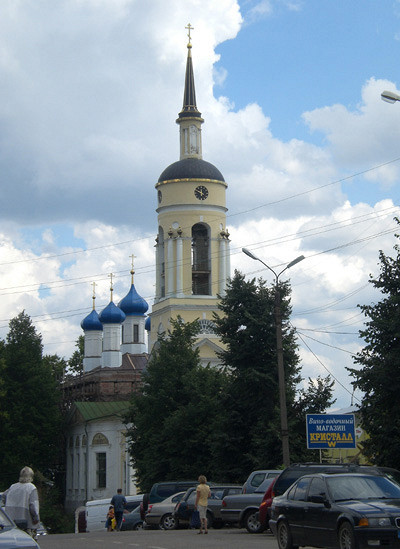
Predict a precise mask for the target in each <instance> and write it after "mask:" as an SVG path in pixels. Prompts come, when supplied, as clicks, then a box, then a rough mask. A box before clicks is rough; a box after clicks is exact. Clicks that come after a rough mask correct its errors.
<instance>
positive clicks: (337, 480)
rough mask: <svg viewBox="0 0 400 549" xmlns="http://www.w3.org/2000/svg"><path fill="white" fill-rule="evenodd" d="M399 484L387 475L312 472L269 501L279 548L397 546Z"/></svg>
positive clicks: (399, 523)
mask: <svg viewBox="0 0 400 549" xmlns="http://www.w3.org/2000/svg"><path fill="white" fill-rule="evenodd" d="M399 517H400V486H399V485H398V484H396V483H394V482H392V481H391V480H389V479H388V478H387V477H385V476H383V475H382V476H381V475H374V474H362V473H347V474H327V473H320V474H313V475H306V476H303V477H301V478H300V479H299V480H297V481H296V482H295V483H294V484H293V486H292V487H291V488H290V489H289V490H287V491H286V492H285V493H284V494H283V495H281V496H277V497H275V498H274V499H273V501H272V506H271V519H270V521H269V525H270V527H271V530H272V532H273V533H274V535H275V536H276V538H277V540H278V545H279V549H292V548H293V547H297V546H311V547H328V548H331V547H332V548H339V549H356V548H360V549H364V548H365V549H366V548H368V547H373V546H379V547H398V546H399V532H400V522H399Z"/></svg>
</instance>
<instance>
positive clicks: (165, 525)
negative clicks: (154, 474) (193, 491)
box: [145, 492, 186, 530]
mask: <svg viewBox="0 0 400 549" xmlns="http://www.w3.org/2000/svg"><path fill="white" fill-rule="evenodd" d="M185 493H186V492H178V493H177V494H174V495H173V496H169V498H167V499H164V501H160V502H159V503H150V504H149V508H148V510H147V513H146V518H145V521H146V525H148V526H150V527H151V526H153V527H154V526H157V527H158V528H161V529H162V530H173V529H174V528H175V518H174V517H173V516H172V513H173V511H174V509H175V506H176V504H177V503H179V502H180V501H181V499H182V497H183V496H184V495H185Z"/></svg>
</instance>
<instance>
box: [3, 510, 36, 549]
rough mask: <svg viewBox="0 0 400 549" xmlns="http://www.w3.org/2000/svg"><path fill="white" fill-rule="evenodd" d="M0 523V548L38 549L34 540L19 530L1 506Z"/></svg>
mask: <svg viewBox="0 0 400 549" xmlns="http://www.w3.org/2000/svg"><path fill="white" fill-rule="evenodd" d="M0 525H1V528H0V548H3V549H10V548H11V547H13V548H15V549H22V548H23V549H40V548H39V545H38V544H37V543H36V541H35V540H34V539H33V538H32V537H31V536H29V535H28V534H27V533H26V532H23V531H22V530H20V529H19V528H18V527H17V525H16V524H15V522H14V521H13V520H11V518H10V517H9V516H8V515H7V513H6V512H5V510H4V509H3V508H2V507H1V508H0Z"/></svg>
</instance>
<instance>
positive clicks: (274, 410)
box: [213, 271, 333, 481]
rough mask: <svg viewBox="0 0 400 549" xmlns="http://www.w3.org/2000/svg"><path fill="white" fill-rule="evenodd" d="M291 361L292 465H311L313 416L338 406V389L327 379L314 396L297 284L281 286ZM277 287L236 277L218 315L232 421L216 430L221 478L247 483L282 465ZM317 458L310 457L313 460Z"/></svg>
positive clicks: (225, 420)
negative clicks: (294, 315)
mask: <svg viewBox="0 0 400 549" xmlns="http://www.w3.org/2000/svg"><path fill="white" fill-rule="evenodd" d="M279 291H280V295H281V300H282V301H281V313H282V338H283V357H284V368H285V384H286V401H287V415H288V427H289V443H290V455H291V460H292V461H295V460H300V459H304V458H305V455H307V451H306V446H305V441H306V437H305V425H306V418H305V414H306V413H309V411H311V410H315V411H318V412H322V411H324V410H325V409H326V407H327V406H329V405H330V403H332V386H333V384H332V382H331V380H330V379H329V377H328V378H327V379H323V378H319V379H318V380H317V383H316V384H314V383H311V384H310V385H309V387H308V389H307V390H300V391H298V384H299V383H300V381H301V380H302V378H301V375H300V366H299V356H298V352H297V343H296V338H295V331H294V328H292V327H291V325H290V322H289V318H290V314H291V305H290V293H291V289H290V285H289V283H288V282H281V283H279ZM274 306H275V286H272V287H268V286H267V285H266V283H265V281H263V280H262V279H260V280H259V281H258V283H256V280H255V279H253V280H245V277H244V275H242V274H241V273H239V272H237V271H236V272H235V274H234V277H233V278H232V280H231V281H230V283H229V285H228V288H227V292H226V294H225V296H224V297H223V298H222V299H221V302H220V305H219V308H220V309H221V311H222V313H223V314H222V315H215V323H216V326H217V327H216V333H217V334H218V335H219V336H220V338H221V341H222V343H224V345H225V346H226V348H225V350H224V351H223V352H222V353H221V354H220V358H221V360H222V362H223V364H224V366H225V371H226V372H227V373H228V374H229V375H228V382H227V388H226V391H225V393H224V395H223V404H224V406H223V408H224V410H225V411H226V414H224V415H222V416H221V423H220V425H219V427H218V429H217V430H216V431H217V433H218V436H217V437H216V438H215V447H214V455H213V457H214V460H215V462H216V464H217V466H218V471H220V473H221V475H222V474H223V473H224V472H225V477H226V476H227V479H228V480H231V481H242V480H243V474H244V471H251V470H254V469H259V468H261V467H263V468H264V467H265V468H275V467H277V466H278V467H279V466H280V465H281V464H282V445H281V436H280V402H279V387H278V372H277V352H276V347H277V343H276V325H275V311H274ZM308 457H309V456H308Z"/></svg>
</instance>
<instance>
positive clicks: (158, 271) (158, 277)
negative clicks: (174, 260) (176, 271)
mask: <svg viewBox="0 0 400 549" xmlns="http://www.w3.org/2000/svg"><path fill="white" fill-rule="evenodd" d="M155 247H156V301H158V300H159V299H160V297H161V265H160V244H159V243H158V242H157V244H156V246H155Z"/></svg>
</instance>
